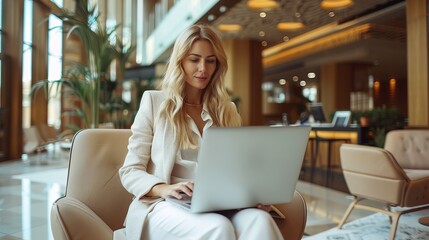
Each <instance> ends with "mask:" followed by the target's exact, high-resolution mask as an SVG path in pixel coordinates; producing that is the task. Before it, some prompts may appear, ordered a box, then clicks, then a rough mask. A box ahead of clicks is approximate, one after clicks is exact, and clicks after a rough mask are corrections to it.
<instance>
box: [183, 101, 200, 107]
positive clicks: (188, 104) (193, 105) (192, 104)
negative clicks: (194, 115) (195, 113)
mask: <svg viewBox="0 0 429 240" xmlns="http://www.w3.org/2000/svg"><path fill="white" fill-rule="evenodd" d="M184 103H185V105H187V106H190V107H200V106H202V105H203V104H202V103H198V104H195V103H187V102H184Z"/></svg>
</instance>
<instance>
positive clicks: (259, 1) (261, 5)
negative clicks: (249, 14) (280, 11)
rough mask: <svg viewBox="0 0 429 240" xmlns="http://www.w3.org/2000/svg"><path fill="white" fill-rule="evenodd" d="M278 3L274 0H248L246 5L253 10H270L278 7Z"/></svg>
mask: <svg viewBox="0 0 429 240" xmlns="http://www.w3.org/2000/svg"><path fill="white" fill-rule="evenodd" d="M279 6H280V4H279V3H278V2H277V1H274V0H248V1H247V7H248V8H250V9H253V10H271V9H274V8H278V7H279Z"/></svg>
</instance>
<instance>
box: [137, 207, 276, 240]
mask: <svg viewBox="0 0 429 240" xmlns="http://www.w3.org/2000/svg"><path fill="white" fill-rule="evenodd" d="M143 239H162V240H164V239H167V240H169V239H189V240H190V239H195V240H197V239H198V240H206V239H207V240H214V239H218V240H234V239H246V240H252V239H255V240H261V239H269V240H276V239H283V237H282V235H281V233H280V230H279V229H278V227H277V225H276V223H275V222H274V220H273V218H272V217H271V215H270V214H268V213H267V212H265V211H263V210H260V209H256V208H248V209H243V210H240V211H234V212H229V213H228V214H219V213H201V214H194V213H190V212H188V211H186V210H184V209H182V208H180V207H177V206H175V205H172V204H171V203H169V202H165V201H163V202H160V203H158V204H157V205H156V206H155V208H154V209H153V210H152V211H151V212H150V213H149V214H148V216H147V218H146V222H145V226H144V230H143Z"/></svg>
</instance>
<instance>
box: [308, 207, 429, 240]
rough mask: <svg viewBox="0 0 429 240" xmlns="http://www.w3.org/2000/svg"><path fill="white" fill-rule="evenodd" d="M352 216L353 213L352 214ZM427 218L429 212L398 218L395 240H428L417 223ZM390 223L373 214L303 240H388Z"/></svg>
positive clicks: (428, 229) (427, 232)
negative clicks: (421, 218) (341, 227)
mask: <svg viewBox="0 0 429 240" xmlns="http://www.w3.org/2000/svg"><path fill="white" fill-rule="evenodd" d="M352 214H353V212H352ZM426 216H429V210H423V211H419V212H415V213H408V214H404V215H402V216H401V217H400V218H399V224H398V229H397V231H396V236H395V240H428V239H429V227H427V226H424V225H421V224H420V223H419V222H418V219H419V218H420V217H426ZM389 234H390V223H389V218H388V217H387V215H385V214H382V213H375V214H372V215H369V216H367V217H364V218H360V219H357V220H355V221H352V222H349V223H347V224H345V225H344V226H343V229H338V228H332V229H330V230H328V231H325V232H322V233H319V234H316V235H313V236H308V237H304V238H303V239H305V240H323V239H326V240H388V239H389Z"/></svg>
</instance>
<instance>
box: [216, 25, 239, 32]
mask: <svg viewBox="0 0 429 240" xmlns="http://www.w3.org/2000/svg"><path fill="white" fill-rule="evenodd" d="M217 28H218V29H219V30H221V31H224V32H236V31H240V30H241V25H239V24H219V26H217Z"/></svg>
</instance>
